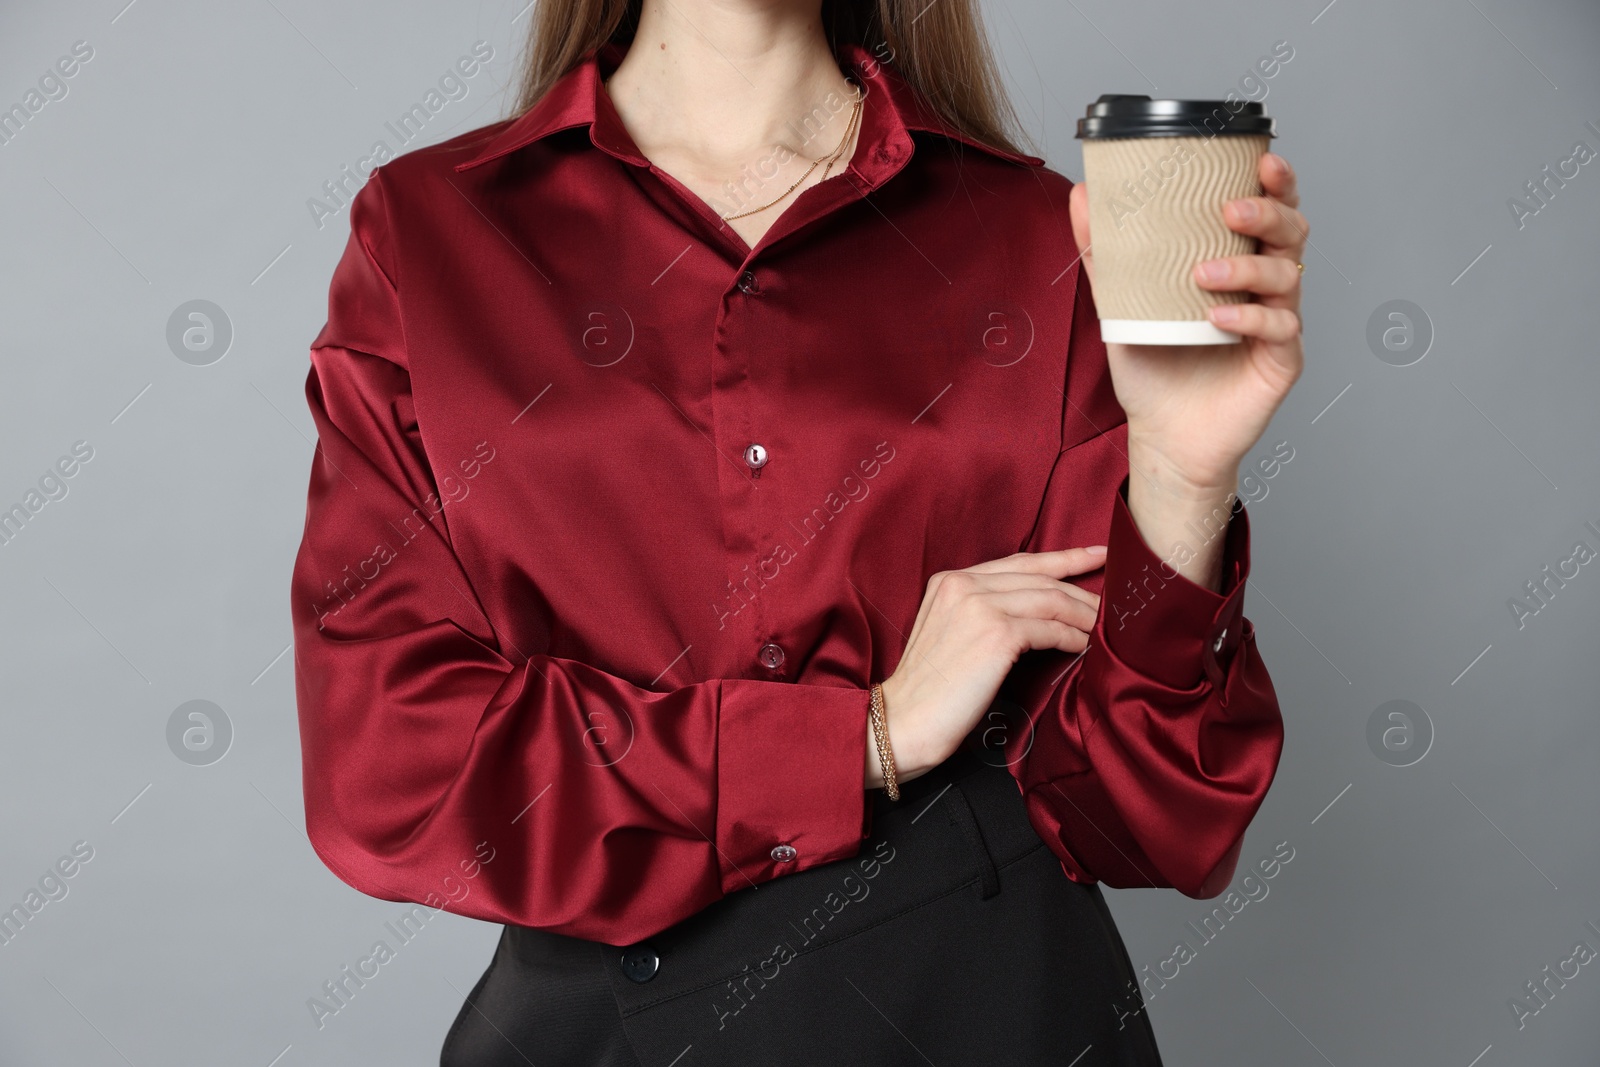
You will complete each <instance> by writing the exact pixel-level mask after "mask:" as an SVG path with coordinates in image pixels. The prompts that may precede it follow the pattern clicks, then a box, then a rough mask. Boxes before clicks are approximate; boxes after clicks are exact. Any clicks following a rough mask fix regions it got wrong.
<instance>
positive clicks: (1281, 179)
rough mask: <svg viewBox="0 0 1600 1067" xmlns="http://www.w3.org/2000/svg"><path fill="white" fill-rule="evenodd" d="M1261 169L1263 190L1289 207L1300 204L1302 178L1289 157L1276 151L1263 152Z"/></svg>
mask: <svg viewBox="0 0 1600 1067" xmlns="http://www.w3.org/2000/svg"><path fill="white" fill-rule="evenodd" d="M1259 170H1260V172H1261V189H1262V191H1263V192H1265V193H1266V194H1267V195H1268V196H1272V197H1277V198H1278V199H1279V200H1281V201H1283V202H1284V203H1285V204H1286V205H1288V206H1289V207H1299V206H1300V179H1299V177H1298V176H1296V174H1295V172H1294V168H1293V167H1291V166H1289V161H1288V160H1287V159H1284V158H1283V157H1282V156H1280V155H1278V154H1277V153H1276V152H1266V153H1263V154H1262V156H1261V164H1260V167H1259Z"/></svg>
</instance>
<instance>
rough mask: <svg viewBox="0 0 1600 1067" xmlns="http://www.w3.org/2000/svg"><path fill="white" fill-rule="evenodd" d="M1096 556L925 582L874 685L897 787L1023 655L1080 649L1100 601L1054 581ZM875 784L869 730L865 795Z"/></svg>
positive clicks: (1072, 554)
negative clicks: (879, 686) (901, 649)
mask: <svg viewBox="0 0 1600 1067" xmlns="http://www.w3.org/2000/svg"><path fill="white" fill-rule="evenodd" d="M1105 553H1106V549H1105V546H1104V545H1094V546H1091V547H1088V548H1066V549H1061V550H1059V551H1055V552H1018V553H1015V554H1014V555H1010V556H1006V557H1005V558H1003V559H995V560H989V561H987V562H984V563H979V564H977V565H976V566H972V567H968V568H966V569H965V570H959V571H940V572H938V573H937V574H935V575H933V576H932V577H931V578H929V579H928V588H927V591H926V593H924V595H923V598H922V606H921V607H920V608H919V609H918V611H917V621H916V622H915V623H913V624H912V627H911V637H910V638H909V639H908V640H907V642H906V649H905V653H904V655H902V656H901V657H900V663H899V665H898V666H896V668H895V670H894V673H893V674H891V675H890V676H889V677H888V678H887V679H885V680H884V683H883V702H884V710H885V714H886V718H887V721H888V727H889V748H890V750H891V751H892V752H893V753H894V762H895V773H896V777H897V778H898V780H899V781H902V782H905V781H909V780H910V779H912V778H916V777H918V776H920V775H923V774H926V773H927V772H928V771H930V770H932V769H933V768H934V767H937V766H938V765H939V764H941V763H943V762H944V761H945V760H946V759H948V758H949V757H950V756H951V754H953V753H954V752H955V750H956V749H957V748H958V747H960V745H961V741H962V739H963V738H964V737H966V736H967V734H968V733H970V732H971V731H972V728H973V727H974V726H976V725H977V724H978V720H979V719H980V718H981V717H982V716H983V714H984V712H986V711H987V710H988V709H989V706H990V704H991V703H993V701H994V698H995V696H996V695H997V694H998V693H999V691H1000V684H1001V683H1002V682H1003V681H1004V680H1005V677H1006V675H1007V674H1008V673H1010V671H1011V668H1012V666H1013V665H1014V664H1015V663H1016V661H1017V657H1019V656H1021V655H1022V653H1023V652H1026V651H1029V650H1031V649H1044V648H1059V649H1061V650H1062V651H1064V652H1082V651H1083V650H1084V648H1086V647H1087V646H1088V642H1089V631H1090V630H1091V629H1093V627H1094V620H1095V617H1096V616H1097V615H1098V614H1099V610H1100V598H1099V597H1098V596H1096V595H1095V594H1093V593H1091V592H1089V591H1087V590H1085V589H1080V588H1078V587H1077V586H1075V585H1073V584H1071V583H1070V582H1066V581H1062V580H1061V579H1063V578H1065V577H1067V576H1069V575H1077V574H1084V573H1087V572H1089V571H1092V570H1096V569H1098V568H1099V567H1101V566H1103V565H1104V564H1105V558H1106V555H1105ZM882 785H883V770H882V766H881V765H880V763H879V762H878V752H877V746H876V745H875V744H874V743H873V738H872V731H871V730H868V731H867V765H866V786H867V788H869V789H875V788H880V787H882Z"/></svg>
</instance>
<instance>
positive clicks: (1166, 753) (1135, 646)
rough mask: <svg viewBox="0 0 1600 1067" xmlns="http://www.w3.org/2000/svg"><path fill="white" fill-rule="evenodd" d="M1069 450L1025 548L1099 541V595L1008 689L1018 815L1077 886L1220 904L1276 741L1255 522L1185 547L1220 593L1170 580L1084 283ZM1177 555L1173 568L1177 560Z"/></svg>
mask: <svg viewBox="0 0 1600 1067" xmlns="http://www.w3.org/2000/svg"><path fill="white" fill-rule="evenodd" d="M1068 365H1069V370H1068V382H1067V387H1066V390H1065V406H1064V413H1063V425H1064V428H1065V434H1064V436H1063V441H1064V442H1069V443H1068V445H1067V447H1065V448H1064V449H1062V451H1061V453H1060V455H1059V456H1058V458H1057V461H1056V466H1055V470H1054V472H1053V473H1052V476H1051V480H1050V483H1049V486H1048V488H1047V490H1046V496H1045V499H1044V501H1043V504H1042V506H1041V510H1040V514H1039V518H1038V521H1037V523H1036V524H1035V528H1034V531H1033V534H1032V536H1031V537H1030V540H1029V543H1028V544H1027V545H1026V546H1025V548H1026V550H1028V551H1046V550H1051V549H1058V548H1070V547H1076V546H1081V545H1092V544H1104V545H1105V546H1106V561H1105V567H1104V569H1103V571H1101V572H1098V573H1096V574H1094V575H1090V576H1085V577H1084V578H1083V579H1080V580H1078V584H1080V585H1082V586H1083V587H1085V588H1088V589H1090V590H1092V591H1094V592H1096V593H1099V594H1100V596H1101V604H1100V613H1099V615H1098V617H1097V619H1096V622H1095V625H1094V629H1093V631H1092V632H1091V633H1090V635H1089V643H1088V647H1087V648H1086V649H1085V650H1084V652H1083V653H1082V654H1080V655H1078V656H1076V657H1073V656H1070V655H1069V654H1067V653H1062V652H1049V651H1044V652H1030V653H1027V654H1025V655H1024V657H1023V658H1022V660H1021V661H1019V663H1018V665H1017V667H1016V669H1014V670H1013V672H1012V674H1011V676H1010V677H1009V678H1008V679H1007V688H1006V690H1005V691H1004V692H1005V693H1008V694H1009V695H1010V697H1011V698H1012V699H1014V701H1015V702H1016V703H1017V704H1018V705H1020V706H1021V707H1022V708H1023V709H1024V711H1025V712H1026V714H1027V717H1028V722H1029V728H1028V729H1025V730H1016V731H1012V732H1011V736H1010V737H1008V753H1007V755H1008V758H1009V759H1012V760H1013V763H1012V767H1013V773H1014V774H1015V776H1016V777H1017V780H1018V783H1019V785H1020V787H1021V788H1022V791H1023V795H1024V797H1025V799H1026V806H1027V811H1028V816H1029V819H1030V821H1031V822H1032V823H1033V825H1034V828H1035V830H1037V831H1038V833H1039V834H1040V835H1041V836H1042V837H1043V838H1044V840H1045V842H1046V843H1047V844H1048V845H1049V846H1050V847H1051V849H1052V851H1054V852H1055V853H1056V855H1057V856H1058V857H1059V858H1060V860H1061V864H1062V868H1063V870H1065V871H1066V873H1067V875H1068V876H1069V877H1070V878H1072V879H1073V880H1074V881H1080V882H1093V881H1101V882H1104V883H1105V884H1107V885H1109V886H1113V887H1116V888H1133V887H1140V886H1144V887H1155V888H1176V889H1177V890H1179V891H1180V892H1182V893H1184V894H1185V895H1187V896H1190V897H1197V898H1206V897H1212V896H1216V895H1218V894H1220V893H1221V892H1222V891H1223V889H1224V888H1226V886H1227V885H1228V883H1229V882H1230V881H1231V880H1232V877H1233V873H1234V870H1235V868H1236V865H1237V862H1238V857H1239V848H1240V845H1241V843H1242V839H1243V836H1244V832H1245V829H1246V828H1247V827H1248V826H1249V824H1250V821H1251V820H1252V819H1253V818H1254V817H1255V813H1256V811H1257V809H1258V808H1259V807H1260V806H1261V802H1262V801H1263V799H1264V798H1265V797H1266V793H1267V790H1268V788H1269V787H1270V786H1271V784H1272V780H1273V777H1274V775H1275V773H1276V770H1277V765H1278V758H1279V755H1280V753H1281V751H1282V747H1283V720H1282V715H1281V713H1280V710H1279V707H1278V700H1277V695H1276V694H1275V692H1274V691H1273V687H1272V681H1271V679H1270V678H1269V677H1268V675H1267V669H1266V666H1265V665H1264V664H1263V663H1262V660H1261V657H1260V654H1259V653H1258V652H1257V650H1256V643H1255V633H1254V629H1253V627H1252V626H1251V624H1250V622H1249V620H1248V619H1246V618H1245V617H1244V614H1243V611H1244V592H1245V581H1246V579H1247V577H1248V575H1249V570H1250V556H1249V542H1250V534H1249V517H1248V515H1247V513H1246V512H1245V511H1244V510H1243V508H1242V507H1240V508H1239V509H1238V510H1237V511H1233V512H1231V513H1230V512H1228V511H1227V510H1226V509H1224V510H1222V511H1221V512H1220V513H1218V514H1216V515H1213V516H1211V517H1210V519H1209V521H1207V522H1205V523H1203V524H1201V525H1199V526H1196V527H1193V528H1192V529H1191V534H1192V537H1193V540H1192V542H1190V545H1189V547H1190V548H1191V549H1195V548H1198V547H1199V546H1200V545H1201V544H1203V543H1205V542H1208V541H1210V540H1212V539H1214V538H1222V547H1223V558H1222V583H1221V589H1220V591H1218V592H1212V591H1211V590H1209V589H1206V588H1205V587H1203V586H1201V585H1199V584H1197V583H1195V582H1192V581H1190V580H1189V579H1187V578H1185V577H1183V576H1182V575H1181V574H1179V573H1177V571H1176V569H1175V568H1173V567H1172V566H1171V565H1170V564H1169V563H1167V562H1164V560H1163V557H1162V556H1161V555H1158V554H1157V553H1156V552H1155V551H1153V550H1152V548H1151V546H1149V545H1147V544H1146V543H1145V541H1144V539H1143V537H1142V536H1141V534H1140V532H1139V529H1138V526H1137V525H1136V524H1135V522H1134V520H1133V516H1132V514H1131V512H1130V511H1129V510H1128V505H1127V496H1126V493H1127V480H1128V457H1127V423H1126V418H1125V416H1124V415H1123V413H1122V410H1121V408H1120V406H1119V405H1118V404H1117V401H1116V398H1115V394H1114V393H1113V391H1112V387H1111V379H1110V374H1109V371H1108V368H1107V364H1106V356H1105V346H1104V344H1103V343H1102V341H1101V339H1100V333H1099V329H1098V325H1097V321H1096V316H1095V312H1094V307H1093V303H1092V298H1091V296H1090V292H1089V287H1088V284H1087V279H1086V278H1085V277H1084V276H1083V275H1082V272H1081V271H1080V272H1079V278H1078V281H1077V288H1076V291H1075V307H1074V315H1073V326H1072V340H1071V349H1070V352H1069V357H1068ZM1174 552H1175V549H1174V548H1168V549H1167V551H1166V558H1167V559H1179V558H1181V557H1177V556H1175V554H1174Z"/></svg>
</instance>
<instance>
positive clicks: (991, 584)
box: [941, 568, 1100, 608]
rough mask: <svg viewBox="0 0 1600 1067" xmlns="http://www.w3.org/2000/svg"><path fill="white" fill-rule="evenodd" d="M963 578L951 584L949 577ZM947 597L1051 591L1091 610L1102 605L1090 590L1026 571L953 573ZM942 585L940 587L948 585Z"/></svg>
mask: <svg viewBox="0 0 1600 1067" xmlns="http://www.w3.org/2000/svg"><path fill="white" fill-rule="evenodd" d="M958 574H959V575H961V577H959V578H956V580H955V581H954V582H953V583H949V582H948V578H949V577H955V575H958ZM946 583H948V588H945V590H944V591H945V592H946V594H955V595H972V594H975V593H1005V592H1010V591H1011V590H1014V589H1052V590H1055V591H1057V592H1062V593H1066V594H1067V595H1068V596H1070V597H1073V598H1075V599H1077V600H1081V601H1083V602H1084V603H1085V604H1087V605H1089V607H1090V608H1098V607H1099V606H1100V598H1099V597H1098V596H1097V595H1095V594H1094V593H1091V592H1089V590H1087V589H1080V588H1079V587H1077V586H1075V585H1073V584H1072V583H1071V582H1063V581H1061V580H1060V579H1057V578H1052V577H1050V576H1049V575H1048V574H1030V573H1027V572H1025V571H974V570H972V569H970V568H969V569H968V570H965V571H952V572H950V574H949V575H948V576H947V579H946ZM946 583H941V586H944V585H946Z"/></svg>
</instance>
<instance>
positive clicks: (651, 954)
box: [622, 944, 661, 982]
mask: <svg viewBox="0 0 1600 1067" xmlns="http://www.w3.org/2000/svg"><path fill="white" fill-rule="evenodd" d="M660 969H661V957H660V956H658V955H656V953H655V950H654V949H652V948H651V947H650V946H649V945H643V944H640V945H633V946H631V947H629V948H627V949H624V950H623V953H622V973H623V974H625V975H627V976H628V977H629V978H630V979H632V980H633V981H635V982H648V981H650V979H652V978H654V977H655V976H656V971H658V970H660Z"/></svg>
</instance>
